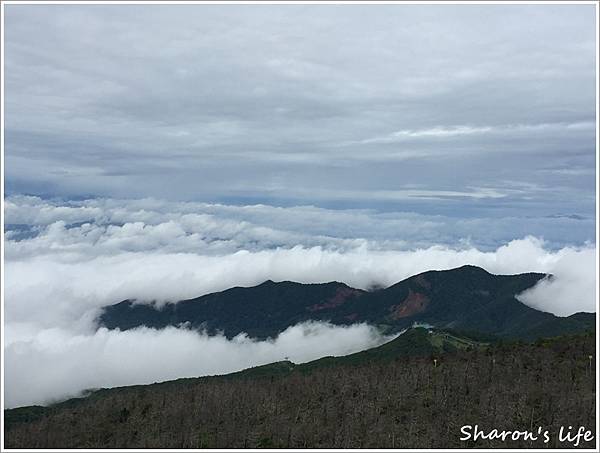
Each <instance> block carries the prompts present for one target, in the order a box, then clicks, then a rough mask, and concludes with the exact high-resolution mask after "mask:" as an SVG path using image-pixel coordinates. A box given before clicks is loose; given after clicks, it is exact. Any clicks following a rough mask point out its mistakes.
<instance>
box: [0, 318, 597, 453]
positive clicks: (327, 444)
mask: <svg viewBox="0 0 600 453" xmlns="http://www.w3.org/2000/svg"><path fill="white" fill-rule="evenodd" d="M485 340H488V338H485ZM443 352H445V353H443ZM442 353H443V354H442ZM593 355H595V336H594V335H593V334H591V333H588V334H584V335H577V336H569V337H557V338H554V339H550V340H542V341H536V342H535V343H529V344H527V343H524V342H520V341H519V342H509V341H507V342H491V343H489V344H486V342H485V341H484V339H482V338H473V337H469V336H464V335H463V334H460V333H457V332H454V331H445V330H437V329H434V330H428V329H423V328H416V329H411V330H408V331H407V332H405V333H404V334H402V335H400V336H399V337H397V338H396V339H394V340H392V341H391V342H389V343H387V344H384V345H382V346H380V347H378V348H374V349H370V350H367V351H363V352H359V353H357V354H352V355H349V356H345V357H326V358H323V359H319V360H316V361H313V362H309V363H305V364H300V365H296V364H294V363H292V362H278V363H273V364H269V365H265V366H261V367H255V368H251V369H247V370H244V371H241V372H239V373H233V374H229V375H225V376H213V377H202V378H186V379H178V380H175V381H169V382H163V383H160V384H151V385H135V386H129V387H118V388H113V389H101V390H97V391H94V392H92V393H91V394H89V395H88V396H87V397H85V398H75V399H71V400H68V401H64V402H62V403H58V404H55V405H52V406H49V407H41V406H29V407H22V408H17V409H10V410H5V411H4V439H5V447H6V448H23V449H32V448H56V449H64V448H103V449H108V448H117V449H124V448H166V449H176V448H209V449H215V448H232V449H241V448H303V449H306V448H408V449H415V448H459V449H465V448H473V447H478V448H490V447H497V448H500V449H502V450H505V449H507V448H552V449H556V448H567V447H570V446H571V444H568V443H561V442H559V440H558V435H557V433H558V432H559V429H560V427H561V426H567V425H572V426H577V427H578V426H585V427H588V428H589V429H592V430H593V429H594V426H595V413H596V412H595V402H596V397H595V395H596V392H595V382H596V381H595V369H594V364H593V362H592V361H591V360H590V357H592V356H593ZM475 423H477V424H479V426H481V427H482V428H486V429H487V430H490V429H492V428H495V427H503V428H504V427H506V428H505V429H519V430H525V429H533V430H535V429H536V427H537V426H543V427H544V429H547V430H548V431H549V433H551V436H550V439H549V440H550V442H549V443H548V444H545V443H544V438H543V437H541V436H539V437H538V438H537V440H536V441H535V442H534V441H531V440H525V439H523V438H522V437H521V438H519V440H517V441H513V440H510V439H508V440H507V441H506V442H504V441H502V440H501V439H491V440H486V439H482V440H479V441H477V442H473V441H470V442H464V441H460V440H459V438H460V436H461V432H460V429H461V426H464V425H474V424H475ZM532 426H533V428H530V427H532ZM594 440H595V437H594V438H593V439H592V441H591V442H587V443H583V444H581V445H580V446H581V447H585V448H593V447H594V445H593V442H594Z"/></svg>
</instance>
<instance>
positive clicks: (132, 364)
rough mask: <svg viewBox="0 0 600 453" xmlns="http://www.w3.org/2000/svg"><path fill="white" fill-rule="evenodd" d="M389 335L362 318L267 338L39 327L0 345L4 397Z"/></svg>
mask: <svg viewBox="0 0 600 453" xmlns="http://www.w3.org/2000/svg"><path fill="white" fill-rule="evenodd" d="M389 339H390V338H388V337H383V336H381V335H380V334H379V333H378V332H377V330H376V329H374V328H373V327H370V326H367V325H365V324H355V325H353V326H349V327H336V326H332V325H330V324H326V323H311V322H309V323H304V324H299V325H296V326H293V327H290V328H288V329H286V330H285V331H284V332H282V333H281V334H280V335H279V336H278V337H277V338H276V339H274V340H269V341H254V340H252V339H250V338H248V337H247V336H245V335H239V336H237V337H235V338H233V339H232V340H227V339H226V338H225V337H223V336H210V337H209V336H207V335H204V334H200V333H198V332H194V331H190V330H185V329H177V328H166V329H162V330H153V329H147V328H140V329H135V330H129V331H126V332H120V331H109V330H107V329H100V330H98V331H97V332H95V333H93V334H88V335H81V334H79V335H77V334H76V335H74V334H73V333H72V332H71V331H68V330H64V329H57V328H54V329H46V330H42V331H40V332H38V333H37V334H36V335H35V337H33V338H31V339H29V340H21V341H16V342H12V343H10V344H9V345H8V346H7V347H6V349H5V367H6V374H5V385H6V390H5V395H6V396H5V398H6V399H5V404H6V406H7V407H17V406H23V405H30V404H47V403H49V402H52V401H56V400H59V399H63V398H65V397H68V396H76V395H78V394H79V393H81V392H82V391H84V390H86V389H91V388H101V387H114V386H122V385H131V384H150V383H153V382H160V381H166V380H170V379H177V378H181V377H195V376H206V375H215V374H224V373H230V372H234V371H238V370H242V369H245V368H248V367H251V366H256V365H262V364H266V363H271V362H276V361H280V360H284V359H286V358H288V359H289V360H291V361H293V362H295V363H302V362H306V361H310V360H313V359H317V358H319V357H323V356H326V355H346V354H350V353H353V352H357V351H360V350H363V349H368V348H371V347H374V346H377V345H379V344H381V343H383V342H385V341H387V340H389Z"/></svg>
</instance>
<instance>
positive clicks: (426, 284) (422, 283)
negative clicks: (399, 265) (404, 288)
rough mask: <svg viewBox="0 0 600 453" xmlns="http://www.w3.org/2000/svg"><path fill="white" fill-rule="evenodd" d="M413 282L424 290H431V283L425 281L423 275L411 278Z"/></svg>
mask: <svg viewBox="0 0 600 453" xmlns="http://www.w3.org/2000/svg"><path fill="white" fill-rule="evenodd" d="M413 280H414V281H415V283H416V284H417V285H419V286H420V287H421V288H425V289H431V283H429V282H428V281H427V279H426V278H425V276H424V275H423V274H419V275H417V276H416V277H414V278H413Z"/></svg>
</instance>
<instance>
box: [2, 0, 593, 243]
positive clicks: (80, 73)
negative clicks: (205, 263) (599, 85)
mask: <svg viewBox="0 0 600 453" xmlns="http://www.w3.org/2000/svg"><path fill="white" fill-rule="evenodd" d="M5 11H6V23H5V25H6V27H5V28H6V34H5V46H6V49H5V75H6V80H5V90H6V101H5V114H6V115H5V116H6V122H5V124H6V137H5V140H6V169H7V174H6V184H7V189H8V190H9V191H10V192H12V193H34V194H43V195H61V196H66V197H71V196H77V197H78V196H81V195H82V194H86V195H94V196H109V197H125V198H131V197H136V198H137V197H146V196H155V197H160V198H168V199H174V200H181V199H186V200H199V199H201V200H211V201H222V202H224V203H231V202H243V203H245V204H248V203H256V202H259V203H265V204H278V205H281V204H306V203H309V204H317V205H318V206H328V207H331V206H335V207H347V206H350V207H365V206H367V207H378V208H379V207H383V208H385V209H387V210H410V211H414V210H419V212H425V213H427V214H446V213H451V214H452V215H454V216H465V215H468V214H469V213H472V212H473V211H475V212H477V213H478V214H479V216H482V215H483V216H486V215H489V212H490V211H492V212H496V213H497V212H500V213H502V215H503V216H505V215H512V216H515V217H519V216H526V215H532V214H533V215H539V216H544V215H553V214H557V213H566V214H577V215H584V216H590V217H593V215H594V201H595V200H594V187H595V175H594V168H595V155H594V149H595V127H594V124H595V113H596V105H595V80H596V74H595V67H596V64H595V63H596V60H595V58H596V53H597V49H596V46H595V9H594V6H593V5H350V6H349V5H260V6H256V5H235V6H230V5H153V6H148V5H7V7H6V10H5ZM565 170H568V171H567V172H565ZM173 181H177V183H176V184H173ZM306 188H310V190H307V189H306ZM482 200H483V201H485V203H482ZM517 236H519V235H518V234H515V236H514V237H517Z"/></svg>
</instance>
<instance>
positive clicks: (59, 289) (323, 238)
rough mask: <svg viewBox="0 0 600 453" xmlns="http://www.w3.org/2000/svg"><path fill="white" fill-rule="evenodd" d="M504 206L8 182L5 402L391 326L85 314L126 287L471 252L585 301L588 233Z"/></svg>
mask: <svg viewBox="0 0 600 453" xmlns="http://www.w3.org/2000/svg"><path fill="white" fill-rule="evenodd" d="M507 222H508V223H510V222H512V223H511V224H512V225H513V226H514V225H515V224H517V222H515V221H514V219H513V220H510V219H496V220H494V219H451V218H448V217H441V216H424V215H419V214H414V213H381V212H374V211H368V210H327V209H322V208H315V207H311V206H305V207H291V208H280V207H273V206H266V205H255V206H230V205H222V204H207V203H184V202H181V203H172V202H165V201H160V200H154V199H145V200H114V199H91V200H82V201H68V202H66V201H60V200H53V201H51V200H43V199H40V198H37V197H27V196H13V197H9V198H7V199H6V200H5V223H6V233H5V271H4V272H5V287H4V290H5V303H4V315H5V316H4V320H5V324H4V328H5V329H4V353H5V406H6V407H15V406H22V405H27V404H45V403H48V402H51V401H56V400H59V399H61V398H65V397H68V396H73V395H77V394H78V393H80V392H81V391H83V390H85V389H89V388H97V387H111V386H116V385H128V384H140V383H150V382H155V381H162V380H166V379H173V378H178V377H188V376H200V375H211V374H220V373H227V372H231V371H236V370H240V369H243V368H247V367H249V366H254V365H259V364H264V363H269V362H273V361H277V360H283V359H284V358H285V357H288V358H289V359H290V360H292V361H294V362H304V361H308V360H313V359H316V358H318V357H322V356H324V355H343V354H347V353H350V352H355V351H359V350H362V349H366V348H369V347H373V346H375V345H378V344H381V343H383V342H385V341H387V340H389V338H385V337H383V336H381V335H380V334H379V333H378V332H377V331H376V330H375V329H374V328H373V327H371V326H368V325H364V324H357V325H353V326H349V327H337V326H332V325H329V324H327V323H305V324H301V325H297V326H293V327H290V328H289V329H288V330H286V331H285V332H283V333H281V334H280V335H279V336H278V337H277V338H274V339H270V340H268V341H256V340H254V339H252V338H248V337H247V336H245V335H241V336H239V337H237V338H235V339H233V340H231V341H229V340H227V339H226V338H224V337H222V336H213V337H209V336H207V335H205V334H203V333H199V332H194V331H189V330H186V329H185V328H174V327H173V328H168V329H163V330H153V329H146V328H141V329H135V330H131V331H126V332H120V331H118V330H116V331H108V330H106V329H99V330H98V329H97V326H96V323H95V319H96V317H97V315H98V314H99V312H100V309H101V307H103V306H105V305H108V304H113V303H116V302H119V301H121V300H124V299H128V298H135V299H138V300H141V301H147V302H151V301H155V302H157V303H158V304H160V303H163V302H165V301H176V300H180V299H184V298H191V297H197V296H200V295H202V294H207V293H210V292H214V291H221V290H224V289H227V288H229V287H232V286H252V285H256V284H259V283H261V282H263V281H265V280H267V279H272V280H275V281H281V280H293V281H298V282H304V283H314V282H328V281H334V280H335V281H342V282H345V283H347V284H348V285H350V286H353V287H358V288H365V289H366V288H370V287H372V286H374V285H377V286H387V285H390V284H393V283H396V282H398V281H400V280H402V279H404V278H407V277H409V276H411V275H414V274H417V273H419V272H423V271H427V270H432V269H448V268H453V267H458V266H461V265H464V264H473V265H477V266H481V267H483V268H485V269H486V270H488V271H490V272H492V273H497V274H514V273H520V272H545V273H552V274H553V275H554V276H555V278H554V279H552V280H549V281H544V282H543V283H542V284H539V285H538V286H536V287H535V288H533V289H531V290H528V291H526V292H525V293H523V294H522V295H521V296H520V298H521V300H522V301H523V302H524V303H526V304H528V305H530V306H532V307H535V308H537V309H540V310H544V311H549V312H552V313H555V314H557V315H559V316H567V315H570V314H572V313H575V312H579V311H590V312H591V311H595V310H596V308H595V291H596V259H595V257H596V248H595V244H593V243H584V244H578V245H572V246H568V245H562V244H558V243H556V242H555V241H551V242H545V241H544V240H543V239H541V238H540V237H536V236H531V235H525V234H524V235H523V236H517V238H511V239H507V238H506V236H505V235H506V234H507V231H509V229H508V228H507V227H508V223H507ZM543 222H552V225H554V226H556V225H558V227H557V228H558V229H559V230H560V228H569V225H571V226H573V225H575V226H577V225H581V220H580V219H572V218H553V219H534V220H532V221H531V222H530V223H529V224H528V222H527V221H523V220H520V223H521V224H523V225H522V228H523V229H524V230H525V229H526V228H527V227H528V225H529V226H530V228H531V229H533V230H534V231H535V230H536V228H540V230H542V229H543V228H542V226H540V225H542V224H543ZM588 226H589V225H588ZM513 231H514V228H513ZM517 231H519V230H518V229H517ZM479 238H485V239H483V240H481V239H479ZM282 303H285V301H282Z"/></svg>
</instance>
